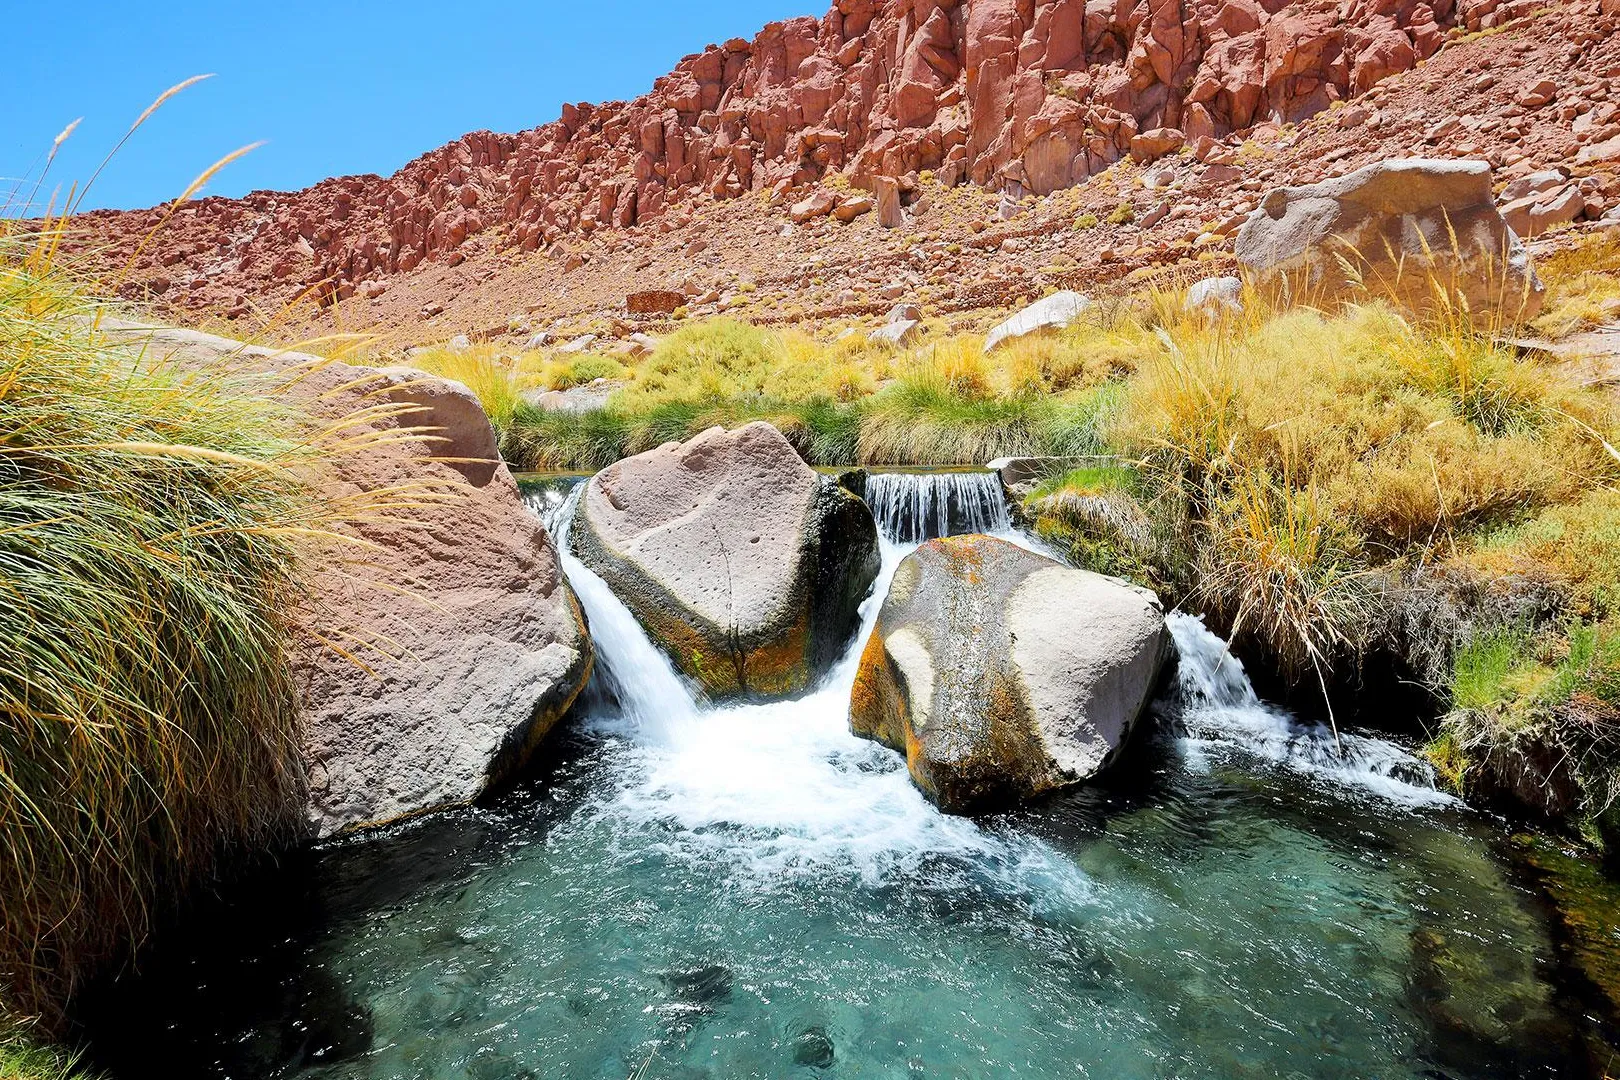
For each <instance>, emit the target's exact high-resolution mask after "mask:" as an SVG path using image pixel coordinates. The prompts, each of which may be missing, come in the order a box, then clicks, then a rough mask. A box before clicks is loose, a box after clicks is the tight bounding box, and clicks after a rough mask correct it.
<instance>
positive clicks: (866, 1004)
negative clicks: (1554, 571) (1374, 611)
mask: <svg viewBox="0 0 1620 1080" xmlns="http://www.w3.org/2000/svg"><path fill="white" fill-rule="evenodd" d="M526 491H527V492H528V497H529V498H530V500H531V505H533V506H534V507H535V509H536V511H537V512H539V513H541V514H543V515H545V516H546V517H547V520H548V524H549V525H550V527H551V528H552V529H553V530H554V531H555V532H557V533H559V534H565V533H566V530H567V528H568V524H569V516H570V513H571V501H570V498H569V497H568V495H567V485H559V484H539V485H533V486H530V487H527V488H526ZM868 497H869V498H870V499H871V500H872V502H873V504H874V512H875V513H876V515H877V517H878V520H879V522H880V525H881V530H882V533H883V539H882V556H883V569H882V573H881V575H880V577H879V580H878V583H877V585H876V587H875V589H874V594H873V597H872V598H871V599H869V600H868V602H867V605H866V607H865V609H864V611H863V620H864V621H863V626H862V628H861V631H860V634H859V635H858V636H857V638H856V640H855V641H853V642H852V643H851V646H850V649H849V651H848V653H847V655H846V656H845V658H844V660H843V661H842V662H841V663H840V664H839V665H838V667H837V668H836V670H835V671H833V672H832V673H831V674H830V675H829V676H828V677H827V678H826V679H825V680H824V681H823V683H822V684H821V685H820V686H819V687H818V688H817V689H815V690H814V691H813V692H811V693H809V694H807V695H805V696H803V697H801V698H799V699H796V700H791V701H784V702H776V703H771V704H746V705H734V706H726V707H713V706H711V705H708V704H706V703H703V702H701V701H698V700H694V697H693V695H692V693H691V691H690V689H689V687H688V686H687V685H686V684H685V683H684V682H683V681H682V679H681V678H680V677H679V676H678V675H677V673H676V672H675V671H674V670H673V668H672V667H671V666H670V664H669V663H668V661H667V660H666V659H665V658H664V656H663V655H662V654H661V653H660V652H659V651H658V650H657V649H656V648H655V647H654V646H653V645H652V644H651V643H650V642H649V641H648V640H647V638H646V636H645V634H643V633H642V631H641V629H640V627H639V626H638V625H637V624H636V622H635V620H634V619H633V618H632V617H631V616H630V614H629V612H628V611H627V610H626V609H625V608H624V606H623V605H622V604H620V603H619V601H618V600H617V599H616V598H615V597H614V596H613V594H612V592H611V591H610V590H609V589H608V588H607V587H606V585H605V584H604V583H603V582H602V581H601V579H600V578H597V577H596V575H594V574H592V573H591V572H590V571H589V570H587V569H585V568H584V567H583V566H582V565H580V564H579V563H578V561H577V560H575V559H573V558H572V557H571V556H568V555H565V556H564V559H563V562H564V565H565V569H566V571H567V574H568V577H569V579H570V581H571V582H572V584H573V586H574V588H575V590H576V591H577V593H578V595H579V597H580V600H581V603H582V604H583V606H584V608H585V610H586V612H587V614H588V616H589V620H590V624H591V630H592V634H593V637H594V639H595V642H596V647H597V650H598V667H597V674H596V676H595V677H594V679H593V681H592V684H591V685H590V686H589V687H588V688H587V690H586V692H585V697H584V699H583V701H582V704H581V706H580V707H579V708H578V709H577V710H576V717H575V719H574V720H573V721H572V722H570V723H568V724H565V725H563V726H562V727H560V728H559V730H558V731H557V732H556V733H554V735H553V736H552V741H551V743H550V744H549V746H550V747H551V748H552V749H551V750H550V751H549V753H548V755H547V756H549V757H551V758H553V759H555V761H554V763H553V764H551V765H549V766H548V767H547V768H546V769H545V770H544V771H543V772H542V773H541V774H540V775H538V776H536V777H534V778H533V779H531V780H529V781H526V782H525V783H524V784H522V785H521V786H519V787H518V788H517V789H516V790H512V791H510V792H507V793H505V794H503V795H501V796H499V797H497V798H495V799H493V800H491V801H490V802H489V803H488V804H487V805H484V806H479V807H474V808H469V809H466V810H461V811H456V812H453V813H449V814H445V815H440V816H437V817H433V818H427V819H423V820H421V821H419V822H416V823H414V824H410V825H407V826H404V827H401V828H398V829H396V830H393V831H392V832H390V833H389V834H387V835H384V836H374V837H367V838H361V839H355V840H349V841H344V842H340V843H336V844H333V845H330V846H327V847H325V848H323V849H321V850H319V851H317V852H315V853H312V854H310V855H308V856H305V857H300V858H299V859H297V860H295V861H294V862H293V863H292V864H291V865H288V866H283V867H281V868H279V869H278V870H277V872H276V873H274V874H270V875H266V878H265V880H264V881H263V882H262V883H260V884H259V885H257V886H255V887H253V888H248V889H243V890H238V892H237V893H233V894H232V895H230V896H228V897H227V898H226V899H225V900H224V901H222V903H221V905H220V910H218V911H217V912H215V913H213V914H212V915H209V916H207V917H199V918H198V920H197V923H196V925H195V926H194V927H191V928H190V932H189V933H188V934H187V935H186V941H185V943H184V945H183V946H171V947H170V948H169V949H167V950H165V951H164V953H163V954H162V955H160V956H158V957H155V958H154V959H153V960H152V961H150V962H149V964H148V966H147V967H146V968H145V969H144V970H143V972H142V978H141V979H140V980H138V981H136V982H134V984H133V986H132V987H131V988H130V989H129V990H127V991H126V992H124V993H122V994H120V995H117V996H116V997H115V998H114V999H113V1001H112V1003H111V1004H110V1006H109V1007H106V1008H104V1009H103V1010H102V1012H103V1013H104V1014H105V1017H106V1018H105V1019H103V1020H101V1021H99V1022H98V1025H97V1028H98V1030H96V1032H95V1052H96V1055H97V1058H98V1061H99V1062H100V1063H102V1064H105V1065H107V1066H109V1067H111V1068H114V1069H117V1070H120V1074H121V1075H144V1074H147V1073H148V1072H150V1071H151V1068H152V1065H151V1063H152V1062H153V1061H154V1060H156V1061H160V1062H161V1063H162V1069H161V1072H162V1074H163V1075H164V1076H166V1077H173V1078H181V1080H183V1078H188V1077H221V1076H228V1077H239V1078H256V1077H271V1076H275V1077H283V1076H285V1077H293V1076H297V1077H333V1078H351V1077H352V1078H379V1080H380V1078H394V1077H399V1078H418V1077H420V1078H434V1080H439V1078H444V1080H448V1078H452V1077H472V1078H477V1080H519V1078H528V1080H540V1078H546V1080H551V1078H556V1080H586V1078H600V1080H626V1078H637V1080H641V1078H645V1080H652V1078H680V1080H688V1078H690V1080H697V1078H709V1080H732V1078H745V1077H747V1078H752V1077H758V1078H781V1077H870V1078H891V1077H892V1078H900V1077H942V1078H981V1077H982V1078H991V1077H997V1078H999V1077H1029V1078H1048V1077H1053V1078H1055V1077H1096V1078H1108V1080H1136V1078H1141V1080H1149V1078H1169V1077H1176V1078H1191V1077H1207V1078H1211V1080H1215V1078H1221V1080H1231V1078H1238V1077H1243V1078H1247V1077H1300V1078H1306V1077H1309V1078H1313V1080H1325V1078H1341V1077H1342V1078H1346V1080H1350V1078H1355V1080H1367V1078H1395V1077H1453V1078H1472V1077H1481V1078H1485V1077H1492V1078H1494V1077H1502V1078H1508V1077H1555V1076H1557V1077H1561V1076H1585V1075H1587V1073H1586V1071H1585V1069H1586V1065H1585V1058H1584V1055H1583V1054H1582V1053H1581V1051H1580V1050H1579V1049H1578V1041H1579V1040H1578V1037H1577V1034H1576V1028H1575V1026H1574V1024H1575V1021H1574V1019H1573V1017H1572V1016H1571V1011H1570V1009H1569V1007H1568V1005H1567V1003H1566V1002H1565V1001H1564V1000H1563V993H1562V991H1561V990H1560V988H1559V987H1558V986H1557V985H1556V984H1555V983H1554V982H1553V981H1552V978H1553V975H1552V973H1553V971H1554V968H1555V964H1554V956H1553V948H1552V945H1551V944H1550V942H1549V940H1548V938H1547V933H1546V930H1545V927H1544V924H1543V920H1542V916H1541V915H1540V914H1539V913H1538V910H1537V908H1536V907H1535V904H1534V902H1533V900H1532V898H1531V897H1530V895H1529V894H1528V893H1526V892H1525V891H1524V890H1523V889H1522V888H1520V887H1519V886H1518V885H1517V884H1515V883H1514V881H1513V880H1512V879H1511V878H1510V877H1509V875H1508V874H1507V872H1506V871H1505V870H1504V868H1503V866H1502V865H1501V864H1500V863H1499V862H1498V861H1497V859H1496V857H1495V856H1494V854H1493V846H1494V845H1495V843H1496V842H1497V840H1498V839H1499V838H1500V829H1501V827H1500V826H1499V825H1498V824H1497V823H1495V822H1493V821H1492V820H1491V819H1489V818H1488V817H1485V816H1483V815H1480V814H1478V813H1475V812H1472V811H1470V810H1468V809H1466V808H1465V807H1463V806H1462V805H1460V804H1459V803H1457V802H1455V801H1454V800H1452V799H1450V798H1449V797H1447V796H1445V795H1444V794H1442V793H1440V792H1438V791H1436V790H1435V789H1434V787H1433V785H1432V782H1431V778H1430V776H1429V774H1428V771H1427V769H1426V767H1424V766H1423V765H1422V764H1420V763H1419V762H1418V761H1417V760H1415V759H1414V758H1413V757H1412V756H1411V755H1410V754H1408V753H1407V752H1406V751H1404V750H1402V749H1401V748H1399V747H1397V746H1395V745H1393V744H1391V743H1389V742H1386V741H1383V740H1381V739H1378V738H1375V737H1372V736H1370V735H1365V734H1356V733H1347V734H1346V736H1345V739H1344V746H1343V750H1342V752H1341V751H1340V750H1339V749H1338V748H1337V747H1336V746H1335V743H1334V739H1333V736H1332V734H1331V733H1329V732H1327V731H1325V730H1323V729H1319V728H1316V727H1312V726H1310V725H1306V724H1302V723H1300V722H1298V721H1296V720H1295V719H1294V718H1292V717H1291V716H1290V715H1289V714H1287V713H1286V712H1284V711H1282V710H1280V709H1277V708H1274V707H1271V706H1269V705H1267V704H1266V703H1265V702H1263V701H1261V700H1260V699H1259V698H1258V697H1257V696H1256V695H1255V693H1254V691H1253V689H1252V687H1251V686H1250V684H1249V681H1248V678H1247V676H1246V675H1245V674H1244V672H1243V668H1242V666H1241V664H1239V663H1238V661H1237V660H1236V659H1234V658H1233V657H1232V656H1231V654H1230V653H1229V652H1228V651H1227V650H1226V647H1225V645H1224V643H1222V642H1221V641H1220V639H1219V638H1217V637H1215V636H1214V635H1213V634H1211V633H1209V631H1207V630H1206V629H1205V628H1204V627H1203V625H1202V624H1201V623H1200V622H1199V621H1197V620H1196V619H1193V618H1191V617H1188V616H1184V615H1179V614H1178V615H1173V616H1172V617H1171V628H1172V632H1173V634H1174V636H1175V638H1176V642H1177V645H1178V647H1179V652H1180V654H1181V663H1180V665H1179V667H1178V670H1177V673H1176V675H1175V677H1174V679H1173V680H1171V682H1170V686H1169V688H1168V690H1167V691H1166V693H1165V696H1164V698H1163V700H1161V701H1160V702H1159V703H1158V704H1157V706H1156V708H1155V711H1156V713H1157V714H1158V717H1159V718H1160V720H1161V721H1162V722H1161V723H1159V724H1157V725H1154V726H1155V728H1156V731H1155V733H1154V734H1152V735H1151V736H1149V737H1147V738H1146V739H1145V745H1143V746H1141V747H1140V748H1139V752H1137V753H1135V754H1133V755H1132V756H1131V758H1130V760H1129V761H1128V763H1127V765H1126V767H1125V768H1124V769H1123V770H1122V771H1121V772H1119V773H1118V774H1116V775H1115V776H1113V777H1111V778H1110V779H1109V781H1108V782H1107V783H1105V784H1103V785H1100V786H1098V787H1094V788H1092V789H1089V790H1087V791H1084V792H1081V793H1078V794H1075V795H1072V796H1068V797H1064V798H1061V799H1058V800H1054V801H1051V802H1048V803H1045V804H1042V805H1039V806H1036V807H1033V808H1030V809H1027V810H1023V811H1019V812H1016V813H1009V814H1004V815H999V816H995V817H991V818H984V819H966V818H958V817H949V816H945V815H942V814H940V813H939V812H937V811H936V810H935V809H934V808H933V807H932V806H931V805H930V804H929V803H928V802H927V801H926V800H925V799H924V798H923V797H922V795H921V794H920V793H919V792H918V791H917V790H916V789H915V788H914V787H913V786H912V785H911V783H910V782H909V780H908V778H907V775H906V771H905V766H904V762H903V760H902V759H901V758H900V756H899V755H897V754H895V753H893V752H891V751H889V750H887V749H885V748H883V747H881V746H878V745H877V744H875V743H870V742H865V741H862V740H859V739H856V738H854V737H853V736H851V735H850V734H849V732H848V722H847V715H848V700H849V690H850V686H851V684H852V682H853V679H854V673H855V665H856V660H857V658H858V656H859V650H860V645H861V644H862V642H863V641H864V639H865V637H866V635H867V634H868V633H869V632H870V629H871V627H872V625H873V623H874V621H875V619H876V616H877V610H878V607H879V606H880V603H881V598H882V596H883V595H884V593H885V591H886V589H887V586H888V582H889V580H890V578H891V576H892V575H893V572H894V569H895V567H896V566H897V565H898V563H899V561H900V559H902V558H903V557H904V556H905V554H906V553H907V552H909V551H910V550H912V549H914V547H915V546H916V544H917V542H919V541H920V540H922V539H925V538H927V537H931V536H935V535H939V534H940V533H941V532H943V531H966V530H967V529H973V530H976V531H988V532H994V533H996V534H998V535H1003V536H1004V537H1006V538H1007V539H1011V540H1013V541H1014V542H1018V543H1024V544H1026V545H1033V544H1034V541H1032V540H1030V539H1029V538H1027V537H1025V536H1023V535H1022V534H1019V533H1018V532H1017V531H1016V530H1014V529H1013V527H1012V525H1011V524H1010V522H1009V521H1008V517H1007V512H1006V508H1005V506H1004V505H1002V503H1001V495H1000V490H999V486H997V485H996V484H995V483H994V480H993V477H991V476H990V474H982V475H975V474H935V475H929V474H915V475H913V474H907V475H896V476H875V477H873V478H872V481H871V485H870V487H869V489H868ZM563 547H564V550H565V551H566V544H564V545H563Z"/></svg>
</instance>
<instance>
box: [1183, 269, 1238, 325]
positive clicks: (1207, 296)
mask: <svg viewBox="0 0 1620 1080" xmlns="http://www.w3.org/2000/svg"><path fill="white" fill-rule="evenodd" d="M1186 309H1187V311H1188V312H1190V313H1193V314H1197V315H1199V316H1201V317H1202V318H1204V319H1208V320H1216V319H1221V318H1225V317H1226V316H1228V315H1241V314H1243V279H1242V278H1235V277H1214V278H1205V279H1204V280H1202V281H1200V282H1197V283H1196V284H1194V285H1193V286H1192V288H1190V289H1188V290H1187V300H1186Z"/></svg>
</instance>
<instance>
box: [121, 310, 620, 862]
mask: <svg viewBox="0 0 1620 1080" xmlns="http://www.w3.org/2000/svg"><path fill="white" fill-rule="evenodd" d="M108 329H109V331H110V332H111V333H112V334H114V335H117V336H121V337H124V338H126V339H128V340H130V341H131V342H132V343H139V344H141V345H144V346H145V347H147V348H148V349H149V350H150V351H151V352H154V353H157V354H159V355H165V356H170V357H173V358H174V359H175V361H176V362H179V363H183V364H197V365H208V366H210V367H218V366H220V365H226V364H229V365H233V366H239V367H246V368H250V369H252V370H256V371H262V372H265V373H267V374H266V378H267V392H273V393H277V394H279V395H280V396H283V397H285V399H286V400H287V401H288V402H289V403H290V404H292V405H295V406H297V407H298V408H300V409H302V410H305V411H307V412H308V413H309V414H310V415H311V416H312V417H313V418H314V419H315V421H316V423H317V424H318V425H322V426H324V425H326V424H330V423H333V422H336V421H339V420H344V419H347V421H348V423H349V425H350V426H349V427H347V428H346V429H345V436H346V438H347V440H349V441H351V442H352V441H354V440H365V441H366V442H367V445H365V446H364V447H363V448H362V449H359V450H353V451H347V452H338V453H334V454H332V455H331V456H330V458H329V459H328V461H327V464H328V465H329V467H330V471H329V472H327V473H326V474H325V475H326V476H327V477H328V483H329V484H330V487H331V493H332V494H333V495H335V496H340V497H349V498H355V499H364V498H366V497H367V496H368V495H371V496H373V497H378V496H381V497H384V498H390V497H389V496H388V494H387V493H388V492H389V491H390V490H391V489H396V488H397V489H398V494H397V495H395V496H392V497H391V498H390V501H394V502H399V501H404V502H408V503H410V504H412V505H411V506H410V507H409V508H408V509H403V510H398V511H392V512H378V513H374V514H371V515H367V516H365V517H364V518H363V519H361V520H357V521H353V522H350V523H347V524H344V525H341V526H340V529H341V531H342V532H344V533H345V534H347V535H348V536H349V537H350V538H352V539H353V540H355V541H358V542H359V543H360V544H362V545H364V546H361V547H355V548H353V549H349V548H347V547H344V548H335V549H334V550H331V551H329V552H327V553H326V558H324V559H323V560H321V561H318V562H315V561H312V563H311V565H310V566H309V567H308V570H307V573H308V584H309V589H310V609H309V611H308V612H307V615H306V618H305V624H304V625H305V629H304V634H305V638H304V641H303V643H302V645H301V647H300V648H299V649H298V651H297V655H296V658H295V664H296V668H297V675H298V679H299V683H300V685H301V688H302V693H303V702H304V710H303V711H304V722H305V725H306V732H305V753H306V757H307V762H308V769H309V808H308V819H309V823H310V827H311V829H312V831H313V832H314V833H315V834H317V835H319V836H329V835H332V834H335V833H340V832H346V831H350V830H354V829H360V828H365V827H368V826H373V825H380V824H386V823H388V822H390V821H395V820H398V819H400V818H403V817H409V816H411V815H414V814H418V813H422V812H423V811H428V810H433V809H438V808H442V807H446V806H453V805H459V804H462V803H466V802H469V801H471V800H472V799H475V798H477V797H478V795H480V794H481V793H482V792H483V791H484V790H485V788H486V787H487V786H488V785H489V784H490V783H491V782H493V781H496V780H499V779H500V778H501V777H502V776H504V775H506V774H507V773H509V772H510V771H512V770H514V769H516V768H517V767H518V766H520V765H521V764H522V763H523V762H524V761H525V760H526V759H527V758H528V757H529V756H530V755H531V754H532V752H533V751H534V749H535V747H536V745H537V744H538V743H539V741H540V740H541V739H542V738H543V737H544V736H545V734H546V732H547V731H549V730H550V728H551V727H552V725H553V724H555V723H556V721H557V719H558V718H559V717H560V716H562V714H563V713H564V712H566V711H567V709H568V707H569V706H570V705H571V704H572V702H573V700H574V698H575V696H576V695H577V694H578V693H579V691H580V689H581V688H582V687H583V686H584V684H585V680H586V678H587V677H588V675H589V673H590V669H591V660H592V654H591V647H590V641H589V638H588V637H587V635H586V632H585V625H584V620H583V616H582V615H581V613H580V609H579V606H578V604H577V602H576V601H575V599H574V595H573V592H572V590H571V589H570V588H569V586H568V582H567V581H566V580H565V579H564V577H563V575H562V572H561V570H560V568H559V566H558V561H557V553H556V551H555V549H554V548H553V547H552V544H551V541H550V539H549V537H547V535H546V533H545V530H544V529H543V528H542V527H541V525H540V522H539V520H538V519H537V518H536V517H535V516H534V514H533V513H531V512H530V511H529V510H528V508H527V507H526V506H525V505H524V503H523V500H522V498H521V497H520V495H519V493H518V489H517V485H516V483H515V482H514V481H513V479H512V475H511V473H510V472H508V470H507V468H506V465H505V464H504V463H502V461H501V459H500V455H499V453H498V451H497V448H496V445H495V435H494V432H493V430H492V429H491V428H490V425H489V420H488V419H487V418H486V417H485V416H484V412H483V410H482V408H481V407H480V406H479V404H478V399H477V398H476V397H474V396H473V395H472V393H471V392H470V391H468V390H467V389H466V388H465V387H464V386H462V385H461V384H459V383H454V382H450V381H449V380H446V379H439V378H435V377H432V376H428V375H424V374H423V373H422V372H419V371H415V370H412V369H409V368H381V369H379V368H368V367H356V366H351V365H348V364H340V363H336V362H333V361H329V360H325V359H323V358H319V357H312V356H305V355H302V354H298V353H282V352H275V351H272V350H268V349H262V348H258V347H254V346H244V345H242V344H241V343H239V342H234V341H229V340H226V339H224V338H217V337H212V336H210V335H206V334H199V333H195V332H192V331H183V330H162V329H153V328H150V327H139V326H135V325H133V324H112V325H111V326H110V327H109V328H108ZM362 410H369V412H367V411H362ZM412 429H423V430H422V431H421V432H420V434H421V435H430V436H431V437H432V440H433V441H421V439H420V438H418V437H415V436H414V435H413V430H412ZM345 654H347V655H345Z"/></svg>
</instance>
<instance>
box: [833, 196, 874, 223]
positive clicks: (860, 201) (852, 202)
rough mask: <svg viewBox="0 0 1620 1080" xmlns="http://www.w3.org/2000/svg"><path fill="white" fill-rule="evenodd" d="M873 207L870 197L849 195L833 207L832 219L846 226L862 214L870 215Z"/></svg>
mask: <svg viewBox="0 0 1620 1080" xmlns="http://www.w3.org/2000/svg"><path fill="white" fill-rule="evenodd" d="M875 205H876V203H875V202H874V201H873V199H872V196H870V195H851V196H850V197H849V198H847V199H843V200H841V201H840V202H839V203H838V205H837V206H835V207H833V217H835V218H837V219H838V220H839V221H842V222H844V223H845V224H846V225H847V224H848V223H849V222H851V221H854V220H855V219H856V218H858V217H860V216H861V215H862V214H870V213H871V212H872V208H873V207H874V206H875Z"/></svg>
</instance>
